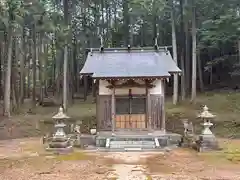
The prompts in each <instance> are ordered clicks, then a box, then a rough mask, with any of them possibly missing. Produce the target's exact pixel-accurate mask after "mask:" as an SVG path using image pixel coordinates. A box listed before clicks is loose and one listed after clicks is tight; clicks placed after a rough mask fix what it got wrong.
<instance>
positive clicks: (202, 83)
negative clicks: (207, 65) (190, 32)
mask: <svg viewBox="0 0 240 180" xmlns="http://www.w3.org/2000/svg"><path fill="white" fill-rule="evenodd" d="M197 54H198V58H197V65H198V77H199V87H200V91H201V92H204V82H203V76H202V62H201V58H200V52H198V53H197Z"/></svg>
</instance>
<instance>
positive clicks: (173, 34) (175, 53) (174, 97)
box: [171, 1, 178, 104]
mask: <svg viewBox="0 0 240 180" xmlns="http://www.w3.org/2000/svg"><path fill="white" fill-rule="evenodd" d="M171 3H172V9H171V24H172V46H173V60H174V62H175V63H176V65H178V62H177V40H176V28H175V17H174V16H175V15H174V4H173V1H172V2H171ZM173 78H174V79H173V81H174V84H173V104H177V101H178V74H174V75H173Z"/></svg>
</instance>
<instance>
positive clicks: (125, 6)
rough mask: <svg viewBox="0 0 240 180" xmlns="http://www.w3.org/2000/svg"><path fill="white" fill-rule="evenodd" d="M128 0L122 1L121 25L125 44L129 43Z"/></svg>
mask: <svg viewBox="0 0 240 180" xmlns="http://www.w3.org/2000/svg"><path fill="white" fill-rule="evenodd" d="M128 4H129V0H124V1H123V26H124V45H125V46H127V45H129V38H130V37H129V36H130V33H129V24H130V23H129V21H130V19H129V7H128Z"/></svg>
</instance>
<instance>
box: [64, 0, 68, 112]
mask: <svg viewBox="0 0 240 180" xmlns="http://www.w3.org/2000/svg"><path fill="white" fill-rule="evenodd" d="M64 21H65V26H68V0H64ZM67 75H68V45H67V40H65V44H64V59H63V109H64V110H65V111H66V110H67V97H68V93H67V90H68V83H67V79H68V78H67Z"/></svg>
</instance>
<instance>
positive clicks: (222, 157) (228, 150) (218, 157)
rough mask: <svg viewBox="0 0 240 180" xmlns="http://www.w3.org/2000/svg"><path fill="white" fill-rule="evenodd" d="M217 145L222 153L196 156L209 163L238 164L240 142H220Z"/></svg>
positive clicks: (239, 161)
mask: <svg viewBox="0 0 240 180" xmlns="http://www.w3.org/2000/svg"><path fill="white" fill-rule="evenodd" d="M219 144H220V145H221V146H222V148H223V150H222V151H216V152H206V153H199V154H198V156H199V157H200V158H203V159H204V160H206V161H209V162H211V163H217V164H221V163H222V164H224V163H240V141H237V140H220V141H219Z"/></svg>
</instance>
